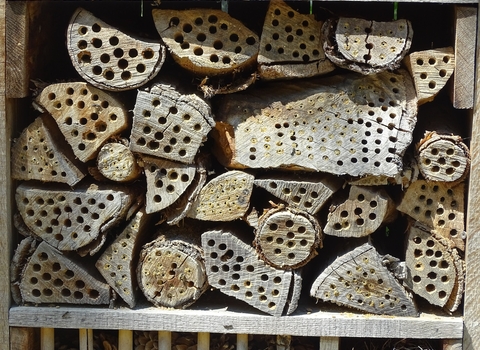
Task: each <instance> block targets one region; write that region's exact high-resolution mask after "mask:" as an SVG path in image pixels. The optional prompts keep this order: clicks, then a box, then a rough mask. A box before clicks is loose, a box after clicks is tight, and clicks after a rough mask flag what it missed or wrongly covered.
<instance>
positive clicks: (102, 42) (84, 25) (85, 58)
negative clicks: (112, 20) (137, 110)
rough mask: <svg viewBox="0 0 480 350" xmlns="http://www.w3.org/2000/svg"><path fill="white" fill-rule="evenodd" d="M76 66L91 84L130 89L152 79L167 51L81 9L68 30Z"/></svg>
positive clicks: (100, 86) (115, 88)
mask: <svg viewBox="0 0 480 350" xmlns="http://www.w3.org/2000/svg"><path fill="white" fill-rule="evenodd" d="M67 48H68V53H69V55H70V59H71V61H72V63H73V66H74V67H75V69H76V70H77V71H78V73H79V74H80V75H81V76H82V78H84V79H85V80H86V81H87V82H89V83H90V84H92V85H94V86H96V87H98V88H100V89H104V90H110V91H123V90H131V89H134V88H137V87H140V86H142V85H144V84H146V83H147V82H148V81H150V80H151V79H153V78H154V77H155V76H156V75H157V74H158V72H159V71H160V68H161V67H162V65H163V62H164V61H165V57H166V48H165V46H164V45H162V44H161V43H159V42H151V41H146V40H142V39H140V38H137V37H133V36H129V35H127V34H125V33H123V32H121V31H120V30H119V29H117V28H115V27H112V26H110V25H109V24H107V23H105V22H103V21H102V20H100V19H98V18H96V17H95V16H94V15H93V14H92V13H90V12H88V11H86V10H84V9H82V8H79V9H78V10H77V11H75V13H74V14H73V15H72V17H71V19H70V24H69V25H68V29H67Z"/></svg>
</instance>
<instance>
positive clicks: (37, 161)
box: [12, 115, 85, 186]
mask: <svg viewBox="0 0 480 350" xmlns="http://www.w3.org/2000/svg"><path fill="white" fill-rule="evenodd" d="M84 177H85V169H84V166H83V165H82V163H81V162H79V161H78V160H76V158H75V155H74V154H73V152H72V150H71V149H70V147H69V146H68V145H67V144H66V142H65V141H64V138H63V136H62V134H61V133H60V131H59V130H58V127H57V125H55V122H54V121H53V120H52V119H51V117H50V116H48V115H42V116H41V117H38V118H37V119H35V120H34V121H33V123H31V124H30V125H29V126H28V127H27V128H25V129H24V130H23V131H22V133H21V135H20V137H19V138H18V139H17V140H16V141H15V143H14V144H13V146H12V178H13V179H15V180H40V181H44V182H49V181H53V182H62V183H66V184H68V185H70V186H73V185H75V184H76V183H78V182H79V181H80V180H81V179H83V178H84Z"/></svg>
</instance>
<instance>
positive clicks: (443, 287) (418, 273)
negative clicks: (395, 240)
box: [404, 224, 457, 307]
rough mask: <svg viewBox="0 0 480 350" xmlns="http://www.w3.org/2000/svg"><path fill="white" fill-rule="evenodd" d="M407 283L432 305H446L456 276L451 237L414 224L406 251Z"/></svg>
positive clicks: (410, 230) (409, 233) (405, 281)
mask: <svg viewBox="0 0 480 350" xmlns="http://www.w3.org/2000/svg"><path fill="white" fill-rule="evenodd" d="M405 265H406V268H407V278H406V279H405V280H404V283H405V285H406V286H407V287H408V288H409V289H411V290H412V291H413V292H414V293H415V294H417V295H419V296H421V297H422V298H424V299H426V300H427V301H428V302H429V303H430V304H432V305H438V306H442V307H443V306H445V304H446V303H447V301H448V300H449V298H450V295H451V294H452V290H453V288H454V286H455V281H456V280H457V271H456V268H455V263H454V259H453V255H452V253H451V248H450V247H449V243H448V240H446V239H444V238H441V237H435V235H434V234H432V233H431V232H430V231H429V229H428V228H426V227H422V226H421V225H419V224H416V225H412V226H411V227H410V229H409V232H408V238H407V250H406V253H405Z"/></svg>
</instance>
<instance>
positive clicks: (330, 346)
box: [320, 337, 340, 350]
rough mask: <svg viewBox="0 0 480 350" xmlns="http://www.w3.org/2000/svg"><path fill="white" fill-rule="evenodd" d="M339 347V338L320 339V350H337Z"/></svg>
mask: <svg viewBox="0 0 480 350" xmlns="http://www.w3.org/2000/svg"><path fill="white" fill-rule="evenodd" d="M339 347H340V338H338V337H321V338H320V350H338V349H339Z"/></svg>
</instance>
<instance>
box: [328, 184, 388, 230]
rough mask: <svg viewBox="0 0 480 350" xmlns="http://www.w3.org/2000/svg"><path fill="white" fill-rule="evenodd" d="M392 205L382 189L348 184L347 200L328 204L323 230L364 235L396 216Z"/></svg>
mask: <svg viewBox="0 0 480 350" xmlns="http://www.w3.org/2000/svg"><path fill="white" fill-rule="evenodd" d="M396 213H397V211H396V206H395V203H394V202H393V200H392V199H391V198H390V196H389V195H388V193H387V192H386V191H385V189H383V188H375V187H363V186H352V187H351V188H350V192H349V195H348V199H346V200H345V201H342V202H340V203H337V202H336V203H334V204H332V205H331V206H330V211H329V213H328V218H327V224H326V225H325V228H324V229H323V231H324V233H325V234H327V235H331V236H337V237H357V238H358V237H365V236H368V235H369V234H371V233H373V232H375V231H376V230H377V229H378V228H379V227H380V226H381V225H382V224H385V223H388V222H391V221H393V219H395V218H396Z"/></svg>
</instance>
